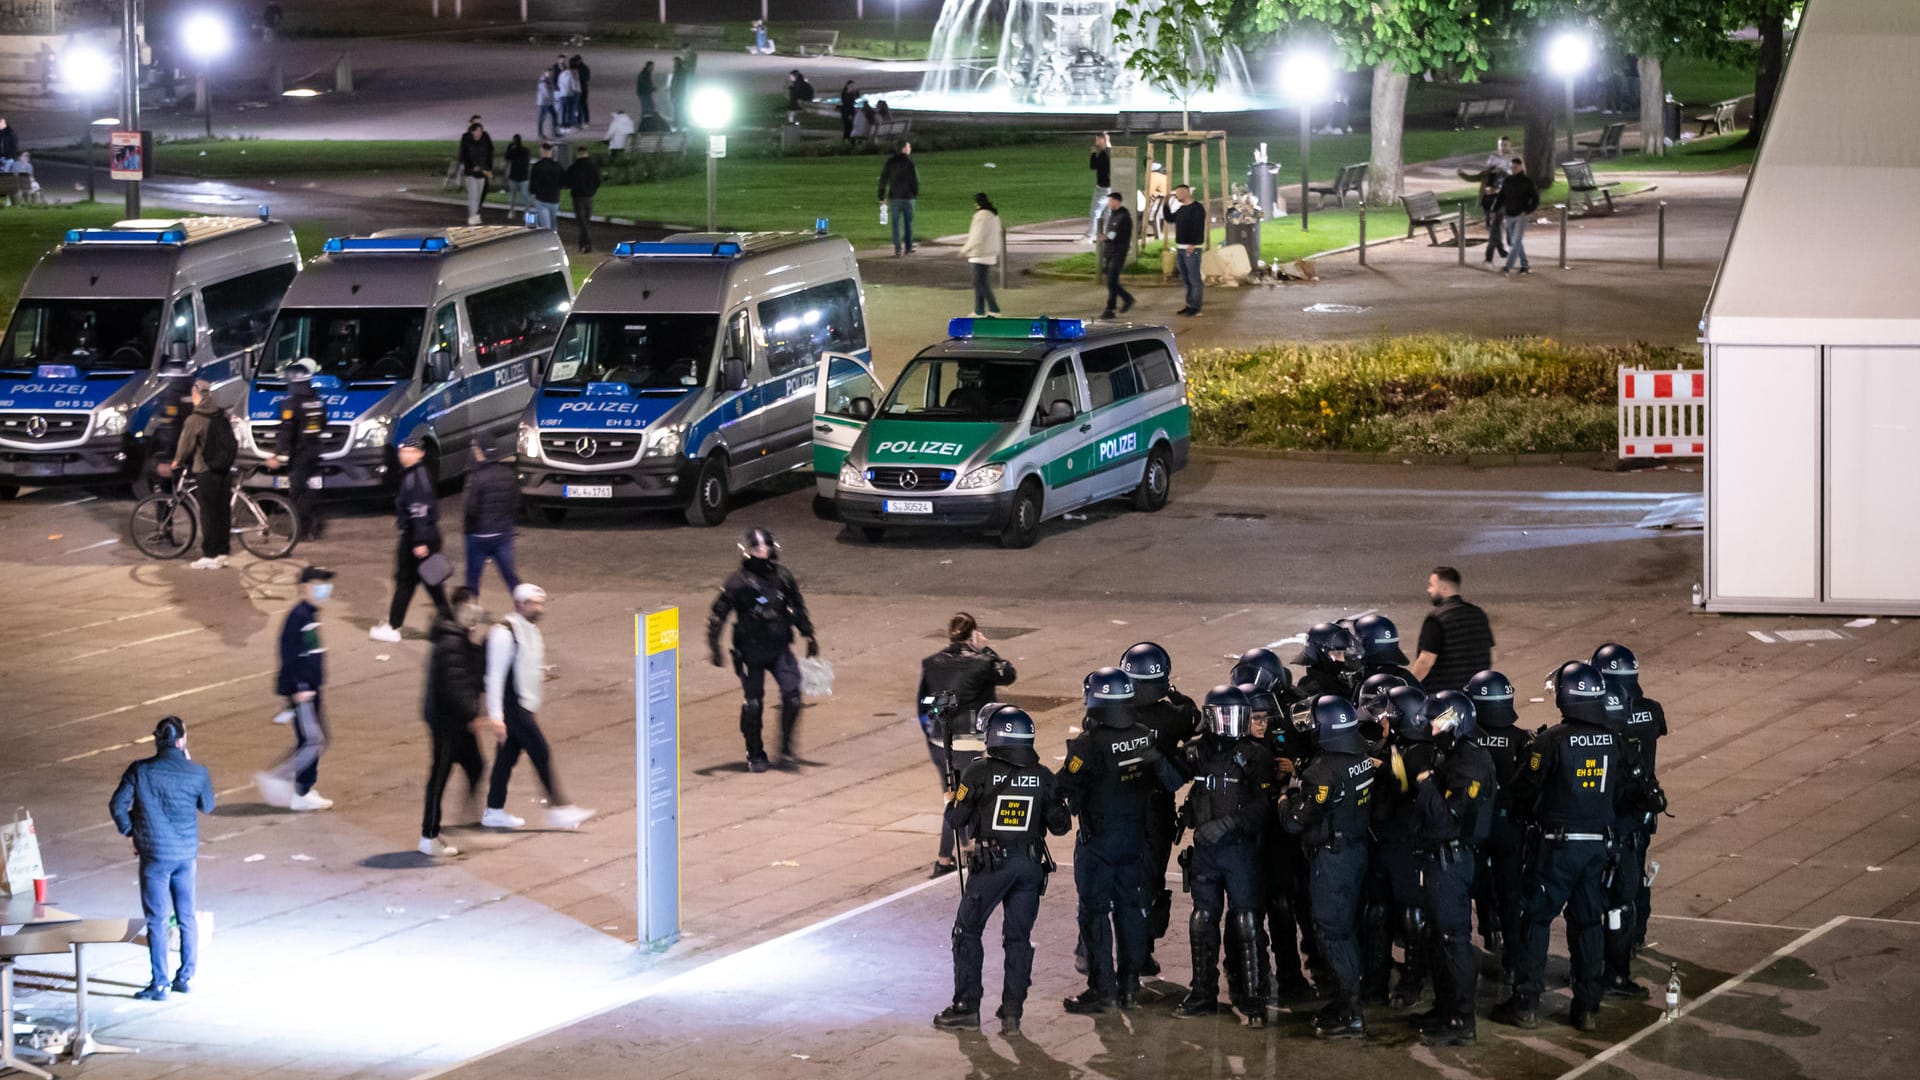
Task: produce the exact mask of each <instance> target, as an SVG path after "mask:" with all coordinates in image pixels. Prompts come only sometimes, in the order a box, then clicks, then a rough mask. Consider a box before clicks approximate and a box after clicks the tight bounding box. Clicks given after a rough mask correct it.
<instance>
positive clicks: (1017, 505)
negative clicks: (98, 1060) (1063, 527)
mask: <svg viewBox="0 0 1920 1080" xmlns="http://www.w3.org/2000/svg"><path fill="white" fill-rule="evenodd" d="M1038 539H1040V488H1039V486H1038V485H1036V484H1035V483H1033V481H1031V480H1029V481H1028V482H1026V483H1024V484H1022V485H1020V490H1019V491H1018V492H1015V493H1014V496H1013V509H1012V510H1011V511H1010V512H1009V513H1008V514H1007V525H1006V528H1004V529H1001V530H1000V546H1001V547H1003V548H1028V547H1032V546H1033V542H1034V541H1035V540H1038Z"/></svg>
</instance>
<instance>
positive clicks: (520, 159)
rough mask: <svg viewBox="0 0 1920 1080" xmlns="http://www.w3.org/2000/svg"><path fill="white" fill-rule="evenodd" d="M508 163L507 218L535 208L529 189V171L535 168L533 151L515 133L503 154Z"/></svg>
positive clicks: (515, 219) (514, 218)
mask: <svg viewBox="0 0 1920 1080" xmlns="http://www.w3.org/2000/svg"><path fill="white" fill-rule="evenodd" d="M501 156H502V157H503V158H504V159H505V160H506V163H507V220H508V221H518V220H520V219H519V217H518V216H517V215H519V214H521V213H524V212H526V211H529V210H532V209H533V195H532V194H530V193H529V192H528V191H527V173H528V171H529V170H531V169H532V168H533V151H531V150H529V149H527V144H526V143H524V142H522V141H520V136H518V135H515V136H514V137H513V141H512V142H510V143H508V144H507V149H506V152H505V153H504V154H502V155H501Z"/></svg>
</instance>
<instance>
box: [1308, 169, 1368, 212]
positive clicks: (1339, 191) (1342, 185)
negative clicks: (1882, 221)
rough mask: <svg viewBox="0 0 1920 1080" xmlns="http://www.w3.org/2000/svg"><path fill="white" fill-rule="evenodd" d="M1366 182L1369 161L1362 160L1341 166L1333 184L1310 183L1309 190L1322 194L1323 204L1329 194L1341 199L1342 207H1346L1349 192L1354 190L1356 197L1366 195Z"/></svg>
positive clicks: (1311, 192) (1315, 193)
mask: <svg viewBox="0 0 1920 1080" xmlns="http://www.w3.org/2000/svg"><path fill="white" fill-rule="evenodd" d="M1366 183H1367V163H1366V162H1364V161H1361V162H1357V163H1355V164H1352V165H1342V166H1340V175H1338V176H1336V177H1334V178H1333V183H1331V184H1308V185H1307V192H1308V193H1309V194H1312V195H1318V196H1320V201H1321V203H1322V204H1324V203H1325V202H1326V201H1327V196H1329V195H1331V196H1333V197H1334V198H1335V199H1337V200H1339V202H1340V206H1341V208H1342V209H1345V208H1346V205H1347V193H1348V192H1352V193H1353V196H1354V198H1356V199H1357V198H1362V197H1364V195H1365V190H1366Z"/></svg>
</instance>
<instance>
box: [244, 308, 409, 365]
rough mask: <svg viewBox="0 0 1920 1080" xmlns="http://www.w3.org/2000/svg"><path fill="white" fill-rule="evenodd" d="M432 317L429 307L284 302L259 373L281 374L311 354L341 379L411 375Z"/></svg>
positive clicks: (311, 359)
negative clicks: (286, 304)
mask: <svg viewBox="0 0 1920 1080" xmlns="http://www.w3.org/2000/svg"><path fill="white" fill-rule="evenodd" d="M426 323H427V313H426V311H425V309H423V308H281V309H280V314H279V315H278V316H276V317H275V318H274V320H273V331H272V333H270V334H268V335H267V347H266V350H265V351H264V352H263V353H262V355H261V357H260V370H259V376H260V377H261V378H268V379H276V378H280V377H281V376H283V375H285V374H286V370H287V365H288V364H291V363H293V362H294V361H296V360H305V361H308V362H309V364H310V365H311V366H312V367H313V370H314V374H316V375H332V376H333V377H335V378H337V379H339V380H340V381H341V382H347V383H352V382H369V381H379V382H387V381H396V380H401V379H411V378H413V369H414V367H415V363H416V361H418V359H419V357H420V335H421V333H422V331H423V330H424V328H425V327H426Z"/></svg>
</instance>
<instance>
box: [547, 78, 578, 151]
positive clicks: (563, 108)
mask: <svg viewBox="0 0 1920 1080" xmlns="http://www.w3.org/2000/svg"><path fill="white" fill-rule="evenodd" d="M553 97H554V101H555V102H557V103H558V104H559V106H560V134H562V135H565V134H566V133H568V132H570V131H572V130H573V129H575V128H577V127H579V126H580V72H579V71H578V70H576V69H575V68H574V67H573V66H572V65H571V64H562V65H560V71H559V73H558V74H556V75H555V76H554V79H553Z"/></svg>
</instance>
